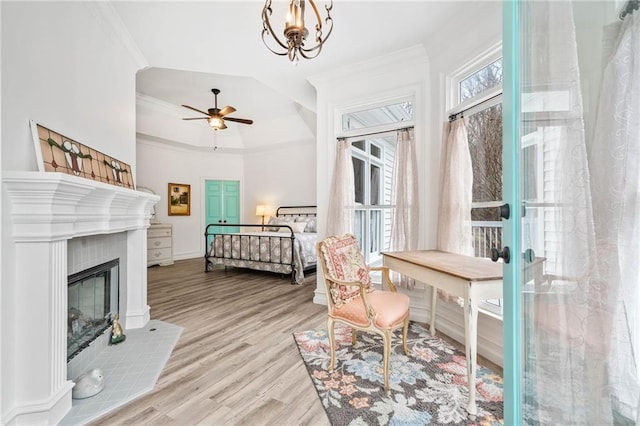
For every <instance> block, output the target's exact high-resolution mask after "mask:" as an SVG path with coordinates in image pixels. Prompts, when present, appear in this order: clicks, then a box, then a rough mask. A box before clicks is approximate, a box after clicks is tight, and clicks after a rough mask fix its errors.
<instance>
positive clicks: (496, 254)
mask: <svg viewBox="0 0 640 426" xmlns="http://www.w3.org/2000/svg"><path fill="white" fill-rule="evenodd" d="M499 258H502V259H504V263H509V261H510V260H511V252H510V251H509V247H503V248H502V250H501V251H499V250H498V249H497V248H495V247H491V260H493V261H494V262H497V261H498V259H499Z"/></svg>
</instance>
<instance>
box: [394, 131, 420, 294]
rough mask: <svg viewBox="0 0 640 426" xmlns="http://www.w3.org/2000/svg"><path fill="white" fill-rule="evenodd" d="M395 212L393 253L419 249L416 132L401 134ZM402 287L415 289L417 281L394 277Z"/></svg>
mask: <svg viewBox="0 0 640 426" xmlns="http://www.w3.org/2000/svg"><path fill="white" fill-rule="evenodd" d="M391 197H392V203H393V205H394V206H395V207H394V209H393V216H392V223H391V242H390V250H391V251H404V250H416V249H417V248H418V215H419V200H418V162H417V159H416V147H415V140H414V137H413V129H406V130H400V131H398V142H397V145H396V158H395V164H394V168H393V180H392V191H391ZM394 281H397V282H398V284H399V285H401V286H403V287H407V288H413V287H414V285H415V282H414V280H412V279H409V278H407V277H405V276H400V277H399V278H395V277H394Z"/></svg>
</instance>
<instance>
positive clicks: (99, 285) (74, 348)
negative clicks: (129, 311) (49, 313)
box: [67, 259, 120, 362]
mask: <svg viewBox="0 0 640 426" xmlns="http://www.w3.org/2000/svg"><path fill="white" fill-rule="evenodd" d="M119 263H120V262H119V259H114V260H111V261H109V262H106V263H103V264H101V265H98V266H94V267H92V268H89V269H85V270H84V271H81V272H78V273H76V274H73V275H69V278H68V290H67V292H68V299H67V300H68V302H67V303H68V308H69V310H68V317H67V362H68V361H69V360H71V359H72V358H73V357H74V356H76V355H77V354H78V353H80V351H82V350H83V349H84V348H86V347H87V346H89V344H90V343H91V342H93V341H94V340H95V339H96V338H97V337H98V336H100V335H101V334H102V333H103V332H104V331H105V330H106V329H107V328H109V326H110V325H111V321H112V319H113V316H114V314H115V313H116V312H118V282H119V270H118V269H119Z"/></svg>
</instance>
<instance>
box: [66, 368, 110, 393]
mask: <svg viewBox="0 0 640 426" xmlns="http://www.w3.org/2000/svg"><path fill="white" fill-rule="evenodd" d="M75 382H76V384H75V386H74V387H73V391H71V397H72V398H73V399H83V398H89V397H90V396H93V395H96V394H98V393H100V392H102V389H104V375H103V374H102V370H101V369H99V368H94V369H93V370H91V371H87V372H86V373H84V374H81V375H79V376H78V377H77V378H76V380H75Z"/></svg>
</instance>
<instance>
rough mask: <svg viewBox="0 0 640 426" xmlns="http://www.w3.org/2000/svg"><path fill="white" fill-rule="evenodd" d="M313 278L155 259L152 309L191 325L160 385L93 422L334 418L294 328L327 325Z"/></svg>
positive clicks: (323, 420) (312, 422)
mask: <svg viewBox="0 0 640 426" xmlns="http://www.w3.org/2000/svg"><path fill="white" fill-rule="evenodd" d="M315 280H316V275H315V274H311V275H309V276H307V277H306V279H305V282H304V284H303V285H300V286H298V285H291V284H290V278H289V277H285V278H280V276H279V275H275V274H270V273H261V272H245V271H243V270H240V269H233V268H229V270H228V272H227V273H226V274H225V272H224V270H216V271H213V272H208V273H205V272H204V260H203V259H192V260H184V261H178V262H176V263H175V264H174V265H171V266H163V267H153V268H149V270H148V304H149V306H151V317H152V318H153V319H159V320H162V321H167V322H170V323H172V324H176V325H179V326H181V327H183V328H184V331H183V332H182V335H181V336H180V339H179V341H178V343H177V345H176V347H175V348H174V350H173V353H172V354H171V357H170V359H169V361H168V363H167V365H166V367H165V369H164V371H163V372H162V374H161V376H160V378H159V380H158V383H157V385H156V387H155V389H154V390H153V391H152V392H150V393H148V394H146V395H144V396H142V397H140V398H138V399H136V400H135V401H133V402H131V403H129V404H128V405H126V406H124V407H121V408H119V409H117V410H116V411H114V412H112V413H111V414H108V415H106V416H104V417H102V418H100V419H98V420H96V421H94V422H93V423H92V424H93V425H117V424H172V425H195V424H202V425H235V424H238V425H288V424H292V425H293V424H296V425H298V424H308V425H328V424H329V421H328V419H327V416H326V414H325V412H324V409H323V407H322V404H321V403H320V400H319V398H318V395H317V393H316V391H315V389H314V387H313V384H312V382H311V379H310V378H309V376H308V374H307V371H306V369H305V366H304V364H303V363H302V360H301V358H300V355H299V353H298V349H297V347H296V345H295V343H294V341H293V336H292V333H293V332H294V331H302V330H309V329H314V328H318V327H325V326H326V312H327V311H326V309H327V308H326V307H325V306H321V305H316V304H313V302H312V299H313V291H314V289H315V287H316V286H315Z"/></svg>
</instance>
